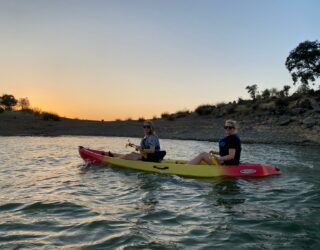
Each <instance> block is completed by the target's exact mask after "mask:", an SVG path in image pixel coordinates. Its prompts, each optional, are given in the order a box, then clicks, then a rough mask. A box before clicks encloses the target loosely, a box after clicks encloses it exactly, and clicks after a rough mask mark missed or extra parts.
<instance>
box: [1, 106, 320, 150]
mask: <svg viewBox="0 0 320 250" xmlns="http://www.w3.org/2000/svg"><path fill="white" fill-rule="evenodd" d="M227 118H231V119H236V120H238V121H239V120H240V122H239V125H240V128H239V131H238V132H239V135H240V137H241V141H242V142H243V143H246V144H269V145H286V144H291V145H302V146H305V145H314V146H319V145H320V126H319V125H315V126H313V127H308V126H305V125H304V124H301V122H300V121H298V120H297V121H295V122H290V123H289V124H286V125H283V121H284V120H285V119H288V118H286V117H242V118H240V117H227ZM225 119H226V118H222V117H220V118H215V117H210V116H209V117H199V116H195V115H190V116H188V117H184V118H179V119H176V120H174V121H169V120H165V119H157V120H154V121H153V122H154V124H155V127H156V133H157V134H158V136H159V137H160V139H176V140H194V141H209V142H218V140H219V139H220V138H222V137H223V136H224V130H223V127H222V124H223V123H224V120H225ZM142 124H143V121H108V122H104V121H90V120H76V119H67V118H62V119H61V120H60V121H43V120H41V119H39V118H37V117H35V116H34V115H31V114H23V113H15V112H12V113H9V112H8V113H7V114H1V115H0V136H44V137H46V136H48V137H50V136H53V137H55V136H107V137H111V136H112V137H136V138H140V137H141V136H142V129H141V126H142Z"/></svg>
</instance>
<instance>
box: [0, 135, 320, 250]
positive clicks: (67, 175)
mask: <svg viewBox="0 0 320 250" xmlns="http://www.w3.org/2000/svg"><path fill="white" fill-rule="evenodd" d="M126 139H127V138H118V137H79V136H77V137H0V185H1V186H0V187H1V189H0V249H232V248H233V249H319V247H320V178H319V177H320V164H319V161H320V154H319V153H320V148H319V147H306V146H304V147H303V146H290V145H288V146H286V145H260V144H254V145H246V144H245V145H243V152H242V161H249V162H260V163H269V164H272V165H276V166H277V167H279V168H280V169H281V170H282V175H280V176H273V177H264V178H212V179H194V178H185V177H178V176H174V175H171V176H167V175H160V174H153V173H145V172H138V171H133V170H126V169H117V168H110V167H97V166H89V167H88V166H87V167H86V166H85V164H84V163H83V161H82V160H81V158H80V157H79V156H78V152H77V147H78V145H83V146H89V147H92V148H97V149H112V150H113V151H121V152H130V149H126V148H125V147H124V145H125V143H126ZM131 141H132V142H136V143H138V141H139V140H138V139H135V138H131ZM161 143H162V148H163V149H165V150H167V152H168V153H167V158H180V159H189V158H191V157H193V156H195V155H196V154H197V153H199V152H201V151H208V150H209V148H211V147H212V146H214V145H215V143H209V142H197V141H179V140H161ZM107 146H108V147H107Z"/></svg>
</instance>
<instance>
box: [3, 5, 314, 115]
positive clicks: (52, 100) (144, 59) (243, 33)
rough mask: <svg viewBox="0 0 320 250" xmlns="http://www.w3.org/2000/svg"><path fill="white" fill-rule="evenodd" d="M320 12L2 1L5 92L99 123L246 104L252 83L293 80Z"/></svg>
mask: <svg viewBox="0 0 320 250" xmlns="http://www.w3.org/2000/svg"><path fill="white" fill-rule="evenodd" d="M315 5H317V6H315ZM317 7H319V3H318V2H317V1H312V0H310V4H306V3H305V2H302V1H301V2H299V1H296V2H292V1H289V0H284V1H281V2H279V1H265V2H255V1H249V0H244V1H241V3H240V2H238V1H226V2H225V1H219V2H218V1H202V2H195V1H183V2H182V1H164V2H163V1H158V2H154V1H138V2H135V4H132V1H112V0H110V1H94V0H93V1H82V0H78V1H34V0H30V1H1V2H0V30H1V41H0V54H1V57H0V95H1V94H5V93H6V94H13V95H14V96H15V97H16V98H21V97H28V98H29V100H30V102H31V105H32V106H33V107H39V108H41V109H42V110H45V111H53V112H56V113H58V114H59V115H61V116H67V117H71V118H76V117H77V118H82V119H97V120H101V119H104V120H113V119H118V118H119V119H127V118H133V119H137V118H139V117H144V118H151V117H153V116H155V115H156V116H160V115H161V113H164V112H176V111H179V110H184V109H188V110H194V109H195V108H196V107H197V106H198V105H201V104H215V103H218V102H221V101H233V100H237V99H238V97H242V98H248V97H249V96H248V94H247V93H246V90H245V87H246V86H247V85H252V84H258V86H259V89H260V90H263V89H265V88H272V87H277V88H282V86H283V85H285V84H289V85H291V84H292V81H291V78H290V75H289V73H288V71H287V69H286V68H285V66H284V61H285V58H286V57H287V56H288V54H289V52H290V50H292V49H293V48H295V47H296V46H297V45H298V44H299V43H300V42H302V41H304V40H306V39H309V40H315V39H317V38H318V37H317V35H318V33H317V32H318V27H316V23H317V22H316V20H318V12H317V10H318V9H319V8H317ZM231 10H232V11H231ZM252 20H254V22H252ZM293 27H294V28H293Z"/></svg>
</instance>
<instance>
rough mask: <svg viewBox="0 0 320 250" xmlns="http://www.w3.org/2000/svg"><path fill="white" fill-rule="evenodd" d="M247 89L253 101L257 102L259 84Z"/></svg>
mask: <svg viewBox="0 0 320 250" xmlns="http://www.w3.org/2000/svg"><path fill="white" fill-rule="evenodd" d="M246 89H247V90H248V93H249V95H250V96H251V98H252V100H256V95H257V93H258V91H257V90H258V86H257V84H253V85H248V86H247V87H246Z"/></svg>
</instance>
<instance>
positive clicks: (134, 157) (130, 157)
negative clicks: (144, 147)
mask: <svg viewBox="0 0 320 250" xmlns="http://www.w3.org/2000/svg"><path fill="white" fill-rule="evenodd" d="M120 158H121V159H125V160H133V161H137V160H141V159H142V156H141V154H139V153H136V152H132V153H130V154H126V155H122V156H121V157H120Z"/></svg>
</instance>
